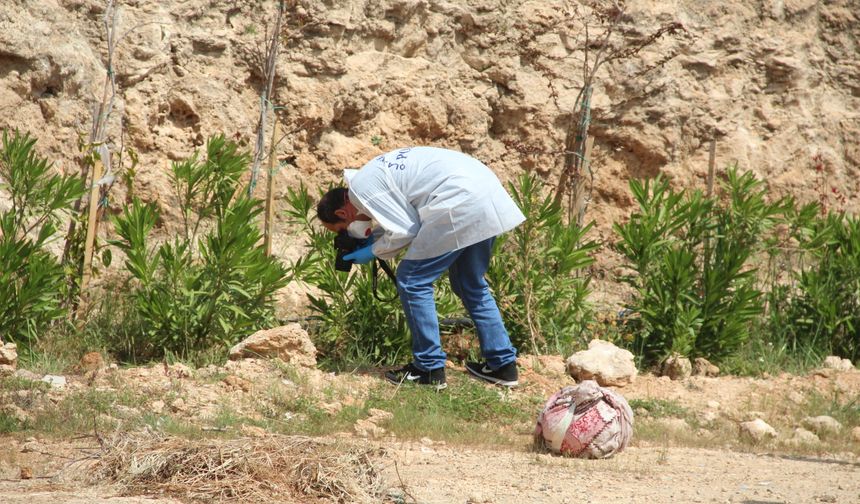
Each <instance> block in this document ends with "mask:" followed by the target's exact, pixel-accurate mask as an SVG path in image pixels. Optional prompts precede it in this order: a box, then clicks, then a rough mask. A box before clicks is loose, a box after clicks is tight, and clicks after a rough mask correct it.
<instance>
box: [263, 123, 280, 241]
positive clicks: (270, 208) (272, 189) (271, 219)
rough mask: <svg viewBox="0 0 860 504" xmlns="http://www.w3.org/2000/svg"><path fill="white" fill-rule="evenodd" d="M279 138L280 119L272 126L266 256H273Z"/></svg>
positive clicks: (265, 225)
mask: <svg viewBox="0 0 860 504" xmlns="http://www.w3.org/2000/svg"><path fill="white" fill-rule="evenodd" d="M277 138H278V118H277V116H276V117H275V120H274V121H273V124H272V145H270V146H269V178H267V179H266V218H265V223H264V228H263V246H264V247H265V250H266V255H267V256H271V255H272V223H273V222H274V221H275V202H274V197H275V142H276V141H277Z"/></svg>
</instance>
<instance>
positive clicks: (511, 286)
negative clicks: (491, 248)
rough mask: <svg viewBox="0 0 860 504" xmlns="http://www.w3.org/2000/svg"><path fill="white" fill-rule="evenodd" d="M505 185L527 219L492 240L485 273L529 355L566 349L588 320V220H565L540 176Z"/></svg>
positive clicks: (519, 344)
mask: <svg viewBox="0 0 860 504" xmlns="http://www.w3.org/2000/svg"><path fill="white" fill-rule="evenodd" d="M509 189H510V191H511V194H512V196H513V198H514V200H515V201H516V202H517V205H518V206H519V207H520V209H521V210H522V211H523V213H524V214H525V216H526V221H525V222H523V223H522V224H520V225H519V226H518V227H516V228H515V229H514V230H512V231H510V232H509V233H505V234H503V235H502V236H500V237H499V238H498V239H497V240H496V244H495V253H494V254H493V259H492V262H491V266H490V270H489V271H488V273H487V276H488V278H489V282H490V286H491V287H492V289H493V291H494V293H495V296H496V299H497V301H498V305H499V309H500V310H501V312H502V317H503V318H504V321H505V325H506V327H507V329H508V332H510V335H511V341H512V342H513V343H514V345H515V346H517V347H518V348H520V349H521V350H525V349H529V350H530V351H531V352H534V353H545V352H566V351H567V350H569V349H570V348H571V347H572V346H575V345H576V344H579V343H581V341H580V337H581V335H582V334H583V331H584V329H585V327H586V326H587V325H588V324H589V322H591V321H592V319H593V312H592V310H591V308H590V306H589V304H588V303H587V301H586V298H587V297H588V294H589V292H590V289H589V278H588V277H587V276H582V275H581V271H582V270H583V269H584V268H586V267H588V266H589V265H591V264H592V263H593V262H594V259H593V258H592V257H591V256H590V254H591V253H592V252H594V250H595V249H596V248H597V244H596V243H595V242H593V241H585V239H584V237H585V235H586V233H588V231H589V230H590V229H591V227H592V225H593V224H588V225H587V226H585V227H579V226H577V225H575V224H567V223H565V222H564V219H563V210H562V208H561V207H560V206H558V205H555V204H554V203H553V200H552V197H551V196H549V195H546V194H545V192H546V191H544V187H543V184H542V182H541V181H540V179H538V178H537V177H536V176H534V175H529V174H525V175H522V176H521V177H520V178H519V180H518V181H517V184H516V185H514V184H510V186H509Z"/></svg>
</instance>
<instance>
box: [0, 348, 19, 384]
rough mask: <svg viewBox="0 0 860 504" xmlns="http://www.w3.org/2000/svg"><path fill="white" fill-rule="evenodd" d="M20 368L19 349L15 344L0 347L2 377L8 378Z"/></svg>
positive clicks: (0, 374)
mask: <svg viewBox="0 0 860 504" xmlns="http://www.w3.org/2000/svg"><path fill="white" fill-rule="evenodd" d="M16 367H18V347H17V346H16V345H15V343H6V344H5V345H3V346H0V376H8V375H11V374H13V373H14V372H15V368H16Z"/></svg>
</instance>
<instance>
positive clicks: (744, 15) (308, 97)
mask: <svg viewBox="0 0 860 504" xmlns="http://www.w3.org/2000/svg"><path fill="white" fill-rule="evenodd" d="M118 6H119V8H120V17H119V21H118V27H119V32H120V33H123V34H124V35H125V36H124V37H123V38H122V40H120V41H119V43H118V46H117V52H116V54H115V61H114V63H113V65H112V68H111V69H110V70H111V71H112V72H114V73H115V76H116V83H117V96H116V101H115V109H114V112H113V115H112V117H111V121H110V128H109V135H110V141H111V143H112V144H113V145H114V150H115V151H119V150H120V148H121V147H124V148H133V149H134V150H135V151H137V153H139V156H140V160H141V164H140V166H139V167H138V172H139V174H138V176H137V182H136V191H137V193H138V194H139V195H141V196H143V197H144V198H145V199H149V200H153V201H157V202H159V204H160V205H161V206H162V208H163V209H164V210H165V211H167V213H168V215H169V214H170V212H171V209H172V208H173V207H174V206H175V205H174V202H173V199H172V197H171V192H170V191H169V190H168V188H167V173H168V167H169V162H170V161H171V160H175V159H179V158H182V157H184V156H187V155H189V154H190V153H191V152H193V150H194V149H196V148H199V147H200V146H202V145H203V143H204V142H205V139H206V137H207V136H209V135H212V134H215V133H221V132H223V133H225V134H226V135H227V136H229V137H231V138H234V139H237V140H239V141H242V142H246V143H247V144H248V146H249V148H251V147H252V146H253V139H254V137H255V125H256V120H257V113H258V110H259V103H260V93H261V89H262V88H263V85H264V82H263V75H262V72H261V70H260V68H261V59H262V58H261V55H260V53H261V51H260V48H261V47H262V46H263V43H264V35H265V32H266V28H267V26H268V27H271V26H272V25H273V24H274V17H275V12H276V3H275V2H270V1H267V2H263V1H256V2H253V1H251V2H242V1H235V0H177V1H171V2H160V1H156V0H124V1H120V2H118ZM576 9H579V10H578V11H577V10H576ZM582 12H586V10H585V9H584V8H583V7H582V6H579V5H578V4H576V3H574V2H563V1H552V0H547V1H505V0H469V1H464V2H453V1H452V2H445V1H436V0H344V1H332V0H328V1H323V0H302V1H300V2H299V3H298V5H297V6H296V7H294V8H290V9H289V12H288V16H287V18H288V19H287V22H286V28H285V30H284V36H283V40H284V43H285V45H284V46H283V47H282V50H281V56H280V58H279V61H278V66H277V72H278V73H277V80H276V93H277V94H276V96H275V101H276V102H277V104H278V105H280V106H282V107H283V109H281V110H280V111H279V112H278V113H279V116H280V119H281V121H282V123H283V125H284V130H286V131H289V132H290V134H289V136H288V137H287V138H286V140H285V141H284V142H283V143H282V144H281V146H280V147H279V156H280V157H282V158H283V157H286V156H288V155H293V156H296V162H295V166H285V167H284V168H283V169H282V170H281V171H280V172H279V178H280V180H279V182H278V183H279V187H280V191H281V192H283V191H284V190H285V189H286V187H288V186H290V185H297V184H298V182H299V180H302V181H304V182H305V183H306V184H309V185H311V186H316V185H319V184H323V183H327V182H329V181H332V180H336V179H338V178H339V174H340V170H341V169H342V168H344V167H346V166H358V165H361V164H362V163H363V162H364V161H365V160H367V159H369V158H370V157H372V156H373V155H374V154H376V153H379V152H381V151H384V150H386V149H390V148H394V147H398V146H402V145H409V144H432V145H439V146H445V147H451V148H456V149H460V150H463V151H465V152H467V153H469V154H471V155H474V156H475V157H478V158H479V159H481V160H483V161H484V162H485V163H487V164H488V165H490V166H491V167H493V168H494V169H495V170H496V171H497V173H499V174H500V176H502V178H505V179H510V178H511V177H512V176H513V175H514V174H516V173H518V172H520V171H522V170H524V169H526V170H536V171H538V172H540V173H542V174H545V175H547V176H548V180H551V181H554V180H555V179H556V177H557V175H556V174H557V172H558V170H559V162H560V157H559V156H558V155H555V154H552V152H557V151H559V150H561V149H562V146H563V141H564V131H565V127H566V124H567V122H568V120H569V114H570V109H571V107H572V104H573V101H574V99H575V97H576V93H577V92H578V90H579V87H580V84H581V74H582V72H581V66H582V58H583V55H584V53H583V51H582V49H583V41H584V32H582V31H579V32H577V31H575V30H574V29H572V28H567V27H566V21H569V20H570V19H574V18H575V17H576V16H577V15H579V13H582ZM103 13H104V2H102V1H96V0H39V1H33V0H6V1H4V2H3V5H2V7H0V111H2V112H0V127H12V128H20V129H23V130H28V131H30V132H31V133H32V134H33V135H35V136H36V137H37V138H38V139H39V148H40V150H41V152H42V153H43V154H44V155H46V156H48V157H50V158H51V159H53V160H55V161H56V163H57V167H58V168H59V169H64V170H77V165H76V158H77V157H78V155H79V154H78V148H77V142H78V138H79V136H80V135H83V136H84V137H86V135H87V133H88V131H89V127H90V123H91V121H92V119H91V107H92V106H93V104H94V103H95V102H96V101H97V100H98V99H99V98H100V97H101V95H102V92H103V85H104V79H105V75H106V72H107V70H108V69H107V68H106V67H105V63H104V62H105V61H106V42H105V39H104V26H103V19H102V18H103ZM671 21H679V22H680V23H682V24H683V25H684V26H685V28H686V29H687V31H688V33H689V35H688V36H684V37H663V38H661V39H659V40H658V41H657V42H656V43H654V44H652V45H650V46H649V47H647V48H646V49H644V50H643V51H642V52H640V53H638V54H636V55H634V56H632V57H629V58H625V59H621V60H618V61H615V62H610V63H608V64H607V65H605V66H604V67H603V68H602V69H601V71H600V72H599V73H598V79H597V81H598V82H597V85H596V87H595V92H594V97H593V100H592V105H593V108H594V110H593V114H594V117H593V126H592V134H593V135H594V137H595V140H596V142H595V149H594V161H593V163H594V166H595V167H596V169H597V175H596V179H595V190H594V192H593V194H592V201H591V203H590V206H589V214H588V215H589V217H591V218H594V219H596V220H597V221H598V224H599V226H598V228H599V229H600V230H603V232H605V231H607V230H608V225H609V224H611V222H612V221H613V220H616V219H619V218H622V217H623V216H624V215H626V214H627V213H628V212H629V211H630V210H631V205H632V200H631V198H630V197H629V195H628V191H627V180H628V179H629V178H631V177H641V176H648V175H654V174H657V173H664V174H666V175H668V176H670V177H672V178H673V179H674V180H676V181H677V182H678V183H679V184H685V185H698V186H702V185H703V179H704V177H705V174H706V171H707V157H708V142H709V141H710V138H711V137H712V135H713V132H714V131H717V132H718V134H719V140H718V145H717V160H718V166H722V167H724V166H726V165H727V164H730V163H737V164H738V165H740V166H741V167H742V168H746V169H751V170H754V171H755V172H756V173H757V174H759V175H760V176H762V177H765V178H766V179H767V180H768V182H769V183H770V184H771V186H772V188H773V189H774V190H775V191H776V193H778V194H795V195H797V196H798V197H799V198H800V199H801V200H806V201H809V200H814V199H817V198H818V197H819V194H820V193H821V192H831V191H832V189H831V187H835V188H837V190H838V191H839V192H841V193H843V194H845V195H846V196H847V197H848V200H847V201H846V202H845V203H844V204H841V205H842V206H844V207H845V209H846V210H849V211H855V210H856V209H857V204H858V201H860V199H858V198H857V196H856V194H857V189H858V177H857V174H858V168H860V4H858V2H857V1H856V0H833V1H827V2H816V1H812V0H772V1H770V0H766V1H753V0H730V1H729V2H706V1H701V0H678V1H675V2H663V1H656V0H654V1H644V2H631V6H630V7H629V8H628V11H627V15H626V17H625V18H624V21H623V23H622V26H621V27H620V30H621V32H622V34H623V35H624V36H626V37H632V38H636V37H639V38H641V37H645V36H647V34H648V33H650V32H652V31H653V30H655V29H656V28H657V27H659V26H660V25H661V24H664V23H667V22H671ZM593 36H594V35H593V34H592V42H594V39H593ZM592 54H593V51H592ZM652 67H653V69H651V70H649V71H647V72H644V71H645V70H646V69H649V68H652ZM517 146H519V148H517ZM815 155H819V156H820V158H821V159H822V160H823V162H824V167H825V169H824V172H823V175H817V172H816V171H815V170H813V168H812V157H813V156H815ZM115 164H116V160H115ZM125 191H126V188H124V187H123V186H122V184H118V185H117V186H116V187H115V189H114V193H113V194H114V196H113V199H114V200H121V199H122V198H123V197H124V194H125ZM0 198H2V196H0ZM832 204H833V205H840V204H839V203H837V202H836V201H835V199H834V200H833V201H832Z"/></svg>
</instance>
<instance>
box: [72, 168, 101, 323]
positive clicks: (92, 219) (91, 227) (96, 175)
mask: <svg viewBox="0 0 860 504" xmlns="http://www.w3.org/2000/svg"><path fill="white" fill-rule="evenodd" d="M103 168H104V165H102V161H101V159H96V160H95V163H94V164H93V170H92V172H93V178H92V187H90V208H89V215H88V219H87V236H86V241H85V242H84V265H83V275H82V276H81V294H80V296H81V297H80V303H79V304H78V316H79V317H80V316H81V315H82V314H83V313H84V312H85V311H86V304H87V303H86V300H87V286H88V285H89V283H90V278H91V277H92V272H93V268H92V262H93V246H94V244H95V241H96V226H97V224H98V220H97V217H98V209H99V192H100V191H99V186H98V185H97V184H96V182H98V181H99V179H100V178H101V177H102V169H103Z"/></svg>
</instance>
